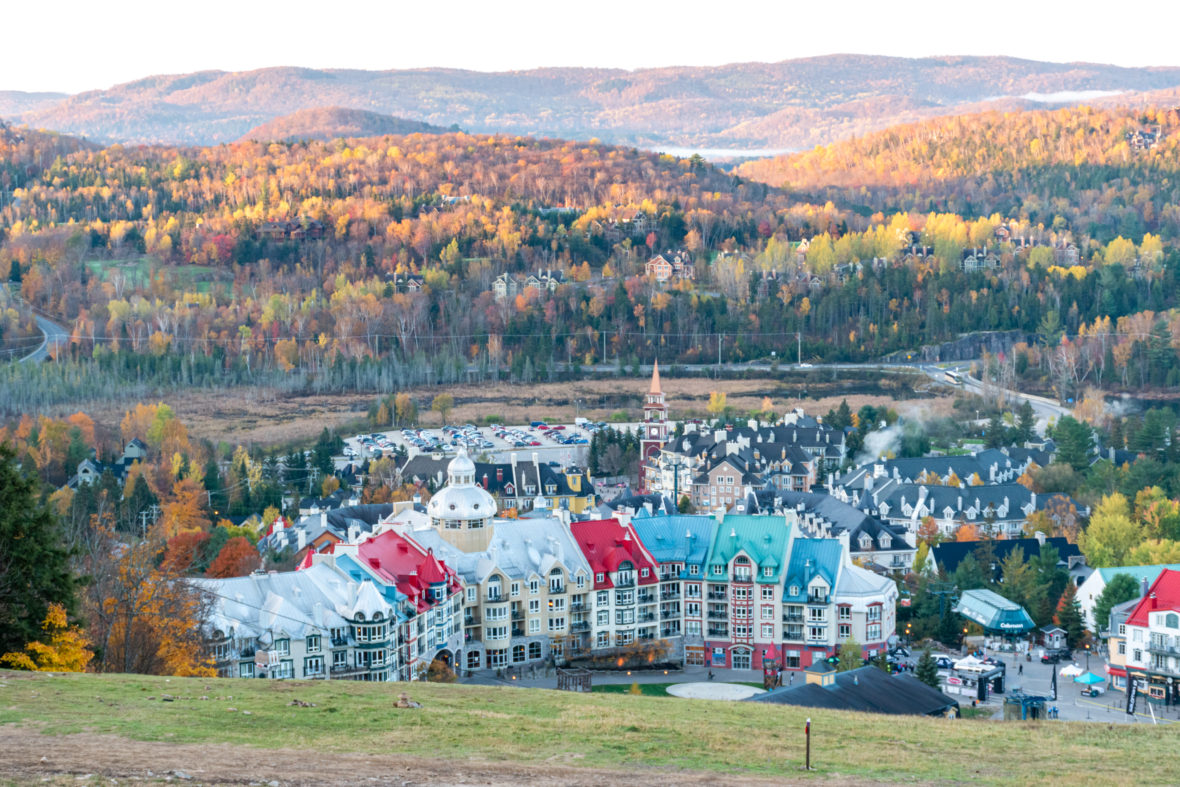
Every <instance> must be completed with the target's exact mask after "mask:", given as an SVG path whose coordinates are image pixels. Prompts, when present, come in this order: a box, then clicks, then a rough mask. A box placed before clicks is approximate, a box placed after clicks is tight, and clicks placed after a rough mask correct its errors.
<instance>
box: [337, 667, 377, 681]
mask: <svg viewBox="0 0 1180 787" xmlns="http://www.w3.org/2000/svg"><path fill="white" fill-rule="evenodd" d="M368 671H369V670H368V668H367V667H357V666H354V665H352V664H341V665H333V667H332V671H331V675H332V677H333V678H338V679H339V678H347V677H350V676H353V675H364V674H365V673H366V672H368Z"/></svg>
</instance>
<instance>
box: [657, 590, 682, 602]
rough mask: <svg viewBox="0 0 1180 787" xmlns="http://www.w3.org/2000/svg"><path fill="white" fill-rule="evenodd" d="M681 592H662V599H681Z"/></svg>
mask: <svg viewBox="0 0 1180 787" xmlns="http://www.w3.org/2000/svg"><path fill="white" fill-rule="evenodd" d="M679 600H680V592H679V591H677V592H675V593H668V592H666V591H664V592H661V593H660V601H679Z"/></svg>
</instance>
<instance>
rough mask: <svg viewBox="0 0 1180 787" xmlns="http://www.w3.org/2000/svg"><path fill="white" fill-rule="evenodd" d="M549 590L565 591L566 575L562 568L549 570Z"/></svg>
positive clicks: (553, 591) (552, 591) (554, 591)
mask: <svg viewBox="0 0 1180 787" xmlns="http://www.w3.org/2000/svg"><path fill="white" fill-rule="evenodd" d="M549 592H550V593H564V592H565V576H564V575H563V574H562V573H561V569H560V568H555V569H553V570H552V571H550V572H549Z"/></svg>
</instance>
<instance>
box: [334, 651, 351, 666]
mask: <svg viewBox="0 0 1180 787" xmlns="http://www.w3.org/2000/svg"><path fill="white" fill-rule="evenodd" d="M347 666H348V651H347V650H334V651H332V669H338V668H341V667H347Z"/></svg>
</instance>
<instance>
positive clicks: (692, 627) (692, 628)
mask: <svg viewBox="0 0 1180 787" xmlns="http://www.w3.org/2000/svg"><path fill="white" fill-rule="evenodd" d="M684 633H685V634H688V635H689V636H694V637H699V636H700V635H701V622H700V621H699V620H690V621H688V622H687V623H685V624H684Z"/></svg>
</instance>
